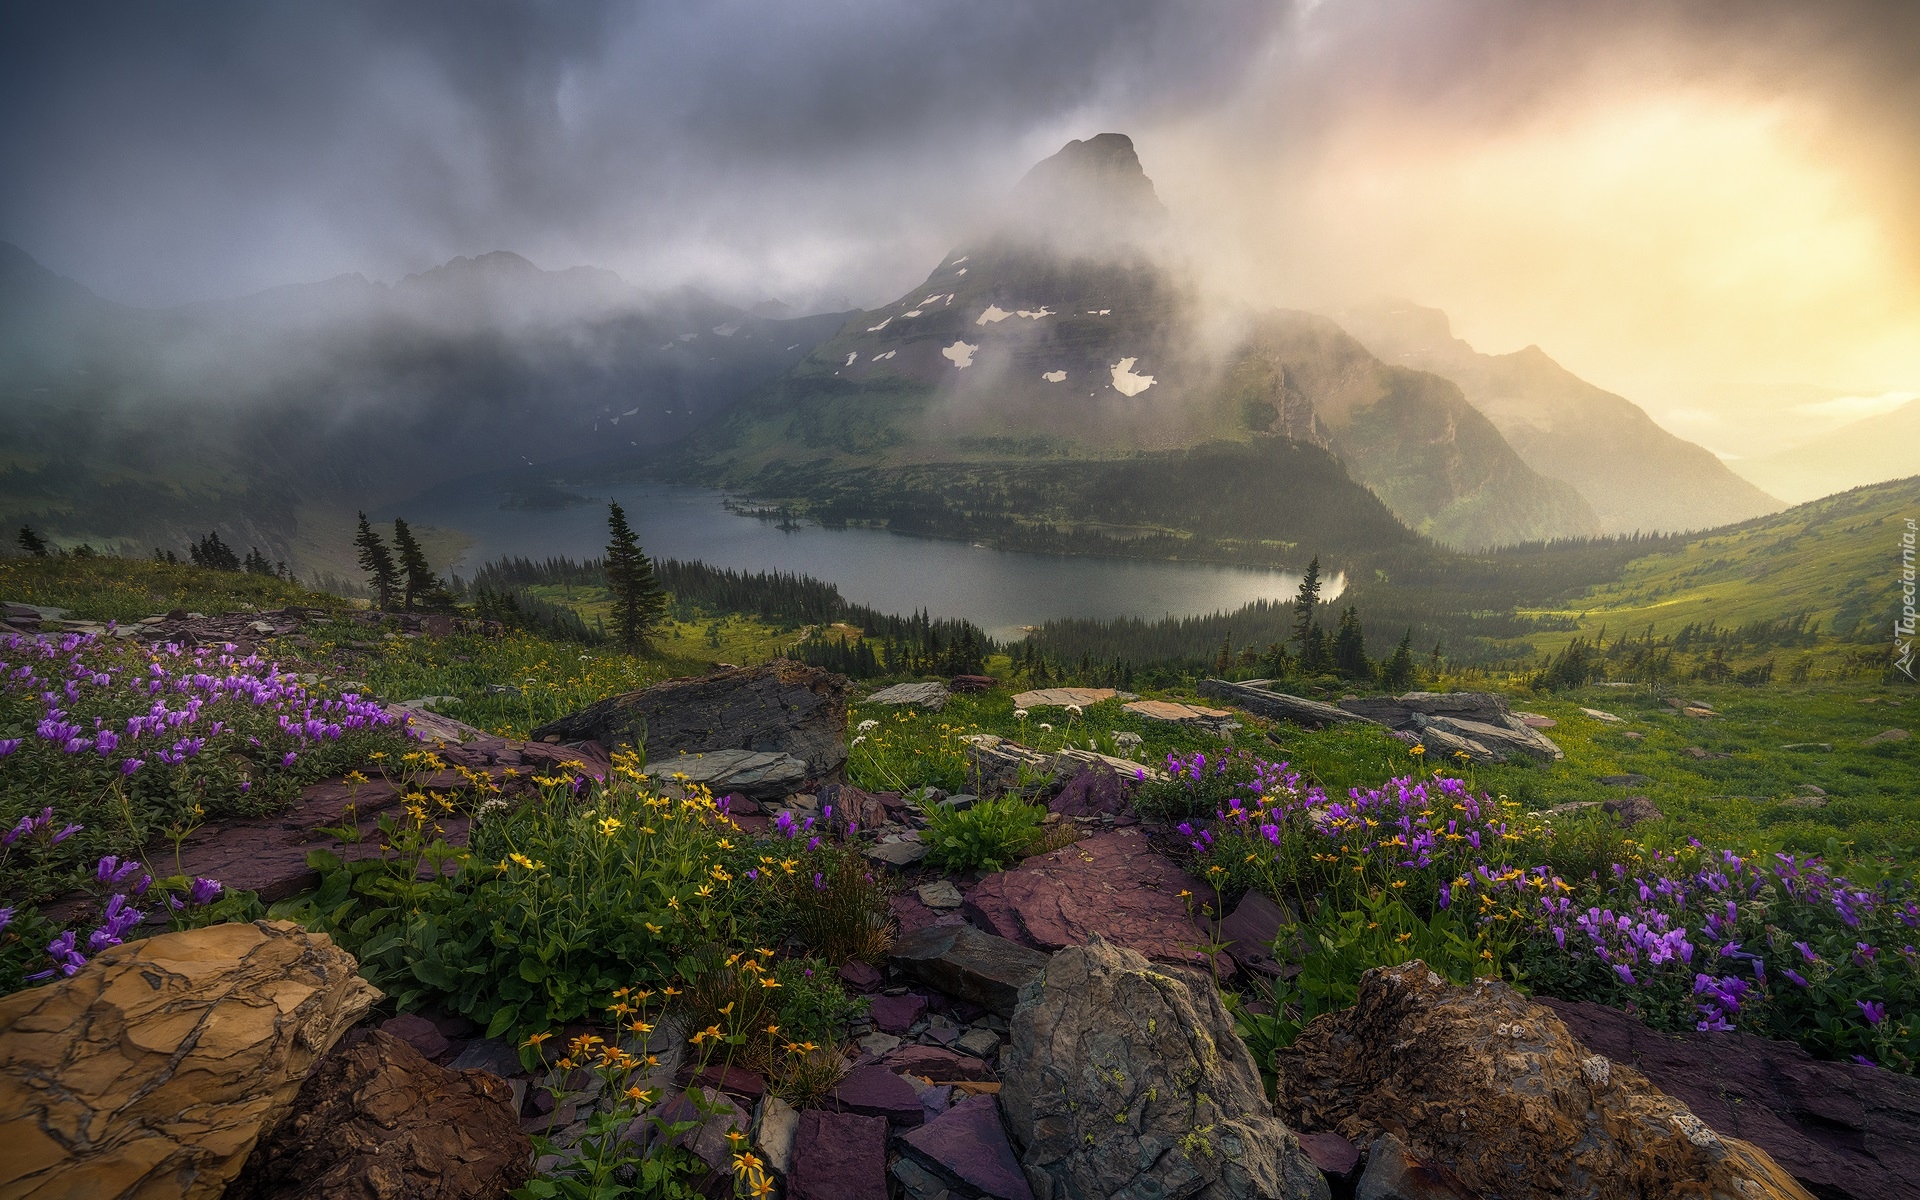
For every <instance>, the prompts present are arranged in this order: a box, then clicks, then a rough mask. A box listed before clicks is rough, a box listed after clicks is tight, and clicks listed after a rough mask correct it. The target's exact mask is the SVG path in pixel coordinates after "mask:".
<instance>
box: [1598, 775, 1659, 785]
mask: <svg viewBox="0 0 1920 1200" xmlns="http://www.w3.org/2000/svg"><path fill="white" fill-rule="evenodd" d="M1600 782H1601V783H1604V784H1606V785H1607V786H1608V787H1645V786H1646V785H1647V784H1649V783H1652V782H1653V780H1651V779H1649V778H1647V777H1646V776H1645V775H1602V776H1600Z"/></svg>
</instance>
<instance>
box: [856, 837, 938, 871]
mask: <svg viewBox="0 0 1920 1200" xmlns="http://www.w3.org/2000/svg"><path fill="white" fill-rule="evenodd" d="M926 856H927V844H926V843H925V842H910V841H907V840H905V839H902V840H900V841H897V842H881V843H880V844H879V845H877V846H869V847H868V848H867V857H868V858H871V859H873V860H874V861H875V862H883V863H886V864H887V865H888V866H890V867H910V866H912V865H913V864H914V863H917V862H919V861H920V860H921V859H923V858H925V857H926Z"/></svg>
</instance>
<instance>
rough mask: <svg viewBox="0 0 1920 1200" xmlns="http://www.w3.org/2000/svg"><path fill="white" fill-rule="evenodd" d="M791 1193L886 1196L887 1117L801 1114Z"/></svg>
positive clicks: (809, 1198)
mask: <svg viewBox="0 0 1920 1200" xmlns="http://www.w3.org/2000/svg"><path fill="white" fill-rule="evenodd" d="M914 1104H915V1106H916V1107H918V1105H919V1101H918V1100H916V1101H914ZM787 1195H788V1197H790V1200H887V1122H886V1120H885V1119H884V1118H881V1117H865V1116H861V1115H859V1114H858V1113H849V1112H828V1111H826V1110H824V1109H808V1110H807V1111H806V1112H803V1113H801V1114H800V1123H799V1127H798V1128H797V1130H796V1131H795V1133H794V1138H793V1158H792V1165H791V1168H790V1169H789V1170H788V1172H787Z"/></svg>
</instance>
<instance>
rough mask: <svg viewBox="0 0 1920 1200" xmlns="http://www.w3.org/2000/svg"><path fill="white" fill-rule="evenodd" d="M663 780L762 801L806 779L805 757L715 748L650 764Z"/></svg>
mask: <svg viewBox="0 0 1920 1200" xmlns="http://www.w3.org/2000/svg"><path fill="white" fill-rule="evenodd" d="M647 774H648V775H649V776H650V777H652V778H654V779H657V780H659V781H661V782H663V783H668V782H682V783H699V784H705V785H706V787H707V790H709V791H711V792H713V793H714V794H715V795H720V794H722V793H725V792H739V793H740V794H741V795H743V796H748V797H751V798H754V799H760V800H772V799H775V798H777V797H780V796H784V795H786V794H787V793H789V792H791V791H792V790H793V789H794V788H796V787H799V786H800V784H801V783H803V782H804V781H805V780H806V779H807V764H806V762H805V760H803V759H799V758H795V757H794V756H793V755H791V754H779V753H775V752H773V751H764V750H714V751H709V752H706V753H701V754H682V755H680V756H678V757H676V758H667V759H662V760H661V761H659V762H649V763H648V764H647Z"/></svg>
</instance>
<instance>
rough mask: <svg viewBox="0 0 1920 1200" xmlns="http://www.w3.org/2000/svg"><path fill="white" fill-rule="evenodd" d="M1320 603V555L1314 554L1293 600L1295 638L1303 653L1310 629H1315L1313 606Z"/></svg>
mask: <svg viewBox="0 0 1920 1200" xmlns="http://www.w3.org/2000/svg"><path fill="white" fill-rule="evenodd" d="M1318 603H1320V556H1319V555H1318V554H1316V555H1314V556H1313V561H1312V562H1310V563H1308V564H1307V573H1306V575H1304V576H1303V577H1301V580H1300V594H1299V595H1298V596H1296V597H1294V601H1293V640H1294V641H1296V642H1298V643H1300V650H1301V653H1302V654H1303V655H1304V654H1305V652H1306V649H1307V638H1308V635H1309V631H1311V630H1312V629H1313V608H1314V605H1316V604H1318Z"/></svg>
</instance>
